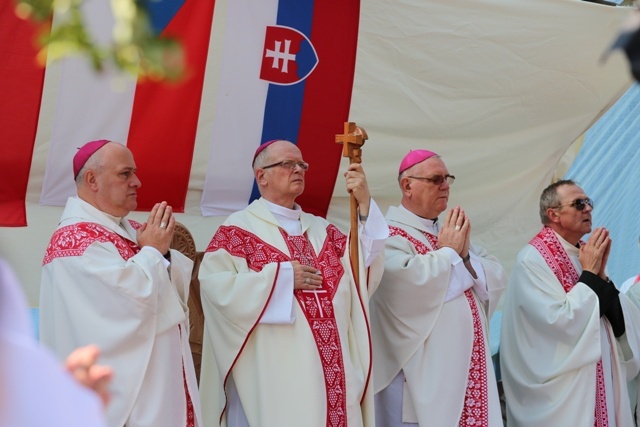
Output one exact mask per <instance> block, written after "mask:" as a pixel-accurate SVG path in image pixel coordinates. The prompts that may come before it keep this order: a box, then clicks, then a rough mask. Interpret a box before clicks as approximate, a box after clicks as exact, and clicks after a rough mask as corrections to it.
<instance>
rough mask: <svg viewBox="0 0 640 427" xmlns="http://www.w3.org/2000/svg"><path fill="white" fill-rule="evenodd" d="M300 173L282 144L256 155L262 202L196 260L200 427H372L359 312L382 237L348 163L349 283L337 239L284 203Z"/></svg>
mask: <svg viewBox="0 0 640 427" xmlns="http://www.w3.org/2000/svg"><path fill="white" fill-rule="evenodd" d="M308 170H309V164H308V163H306V162H305V161H304V160H303V159H302V153H301V152H300V150H299V149H298V147H297V146H296V145H294V144H292V143H291V142H289V141H283V140H277V141H270V142H267V143H264V144H262V145H261V146H260V147H259V148H258V150H257V151H256V153H255V156H254V160H253V171H254V175H255V179H256V183H257V185H258V189H259V190H260V195H261V196H262V197H261V198H260V199H258V200H256V201H254V202H253V203H252V204H251V205H249V206H248V207H247V208H245V209H244V210H242V211H240V212H236V213H234V214H233V215H230V216H229V218H227V220H226V221H225V223H224V224H223V225H222V226H221V227H220V228H219V229H218V231H217V232H216V234H215V235H214V236H213V239H212V240H211V243H210V244H209V247H208V248H207V250H206V253H205V255H204V258H203V260H202V264H201V267H200V273H199V279H200V286H201V293H202V302H203V309H204V313H205V321H206V326H205V334H204V345H203V354H202V376H201V378H200V390H201V393H202V399H204V402H205V405H204V406H205V408H206V409H205V410H204V411H203V412H204V419H205V425H211V426H213V425H219V424H220V423H221V425H222V426H223V427H224V426H227V427H231V426H233V427H236V426H305V427H327V426H333V425H341V426H354V427H357V426H373V422H374V416H373V393H372V389H373V387H372V385H371V378H370V372H371V344H370V334H369V328H368V324H369V320H368V303H369V295H370V293H372V292H373V291H374V290H375V289H376V287H377V284H378V283H379V279H380V275H381V272H382V267H383V259H382V254H383V251H384V240H385V239H386V237H387V236H388V234H389V232H388V228H387V225H386V223H385V221H384V217H383V216H382V213H381V212H380V210H379V209H378V208H377V207H376V205H375V203H374V202H373V200H372V199H371V197H370V194H369V189H368V186H367V181H366V178H365V175H364V170H363V169H362V166H361V165H360V164H357V163H354V164H351V165H350V166H349V167H348V170H347V172H346V173H345V178H346V187H347V191H349V192H351V193H352V194H353V195H354V196H355V198H356V200H357V201H358V205H359V215H360V227H361V233H360V249H361V250H360V251H359V253H360V260H359V261H360V262H359V266H360V269H359V277H360V282H359V283H356V282H355V280H354V279H353V277H354V275H353V272H352V271H351V269H352V266H353V264H352V262H351V259H350V256H349V247H348V242H349V240H348V239H347V236H345V235H344V234H343V233H341V232H340V231H339V230H338V229H337V228H336V227H335V226H333V225H331V224H330V223H328V222H327V221H326V220H325V219H323V218H320V217H317V216H314V215H311V214H308V213H305V212H303V211H302V210H301V208H300V206H299V205H297V204H296V203H295V200H296V198H297V197H298V196H299V195H300V194H301V193H302V192H303V191H304V185H305V177H306V174H307V171H308ZM367 217H368V218H367Z"/></svg>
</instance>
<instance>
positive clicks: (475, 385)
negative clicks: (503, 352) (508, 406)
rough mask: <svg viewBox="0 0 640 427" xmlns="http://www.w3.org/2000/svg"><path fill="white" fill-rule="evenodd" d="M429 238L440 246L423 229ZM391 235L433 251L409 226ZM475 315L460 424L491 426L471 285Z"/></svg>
mask: <svg viewBox="0 0 640 427" xmlns="http://www.w3.org/2000/svg"><path fill="white" fill-rule="evenodd" d="M420 232H421V233H422V234H424V236H425V237H426V239H427V240H428V241H429V245H431V247H432V248H433V249H438V248H439V246H438V238H437V237H436V236H434V235H433V234H431V233H427V232H424V231H422V230H420ZM389 235H390V236H400V237H403V238H405V239H407V240H409V241H410V242H411V243H412V244H413V246H414V247H415V248H416V251H417V252H418V253H419V254H421V255H424V254H426V253H427V252H430V251H431V248H429V247H428V246H427V245H425V244H424V243H422V242H421V241H419V240H418V239H416V238H415V237H413V236H411V235H409V233H407V232H406V231H405V230H403V229H401V228H399V227H394V226H389ZM464 295H465V297H466V298H467V302H468V303H469V308H470V310H471V316H472V319H473V347H472V351H471V360H470V362H469V374H468V376H467V389H466V391H465V396H464V406H463V407H462V414H461V416H460V424H459V425H460V426H488V425H489V392H488V386H487V365H486V349H485V343H484V330H483V329H482V322H481V320H480V313H479V311H478V306H477V304H476V301H475V298H474V297H473V293H472V292H471V289H467V290H466V291H465V292H464Z"/></svg>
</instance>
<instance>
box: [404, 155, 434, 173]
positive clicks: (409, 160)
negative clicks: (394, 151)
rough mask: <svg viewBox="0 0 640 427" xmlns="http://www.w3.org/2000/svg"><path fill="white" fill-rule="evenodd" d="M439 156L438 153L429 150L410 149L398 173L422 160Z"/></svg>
mask: <svg viewBox="0 0 640 427" xmlns="http://www.w3.org/2000/svg"><path fill="white" fill-rule="evenodd" d="M433 156H437V154H436V153H434V152H433V151H429V150H409V153H407V155H406V156H404V158H403V159H402V161H401V162H400V169H398V175H400V174H401V173H402V172H404V171H406V170H407V169H409V168H410V167H411V166H414V165H417V164H418V163H420V162H424V161H425V160H427V159H428V158H429V157H433Z"/></svg>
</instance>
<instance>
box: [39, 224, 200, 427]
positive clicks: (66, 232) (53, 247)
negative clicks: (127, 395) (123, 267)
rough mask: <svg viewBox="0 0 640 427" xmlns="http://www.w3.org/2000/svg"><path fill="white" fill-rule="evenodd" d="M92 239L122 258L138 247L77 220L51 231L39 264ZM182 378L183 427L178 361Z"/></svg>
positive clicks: (79, 250) (189, 423)
mask: <svg viewBox="0 0 640 427" xmlns="http://www.w3.org/2000/svg"><path fill="white" fill-rule="evenodd" d="M129 223H130V224H131V226H132V227H133V228H134V229H135V230H137V229H138V228H140V227H141V226H142V224H140V223H139V222H137V221H133V220H129ZM95 242H102V243H104V242H111V243H113V245H114V246H115V247H116V249H118V252H119V253H120V256H121V257H122V259H124V260H125V261H126V260H128V259H129V258H131V257H132V256H134V255H135V254H137V253H138V252H139V251H140V247H139V246H138V245H137V243H136V242H133V241H131V240H129V239H125V238H124V237H122V236H120V235H119V234H118V233H115V232H113V231H111V230H109V229H107V228H106V227H104V226H102V225H99V224H96V223H93V222H79V223H76V224H71V225H68V226H66V227H62V228H59V229H58V230H56V231H55V232H54V233H53V236H52V237H51V241H50V242H49V245H48V246H47V250H46V252H45V257H44V261H43V263H42V264H43V265H46V264H48V263H50V262H51V261H53V260H54V259H55V258H61V257H68V256H82V254H83V253H84V251H85V250H86V249H87V248H88V247H89V246H91V245H92V244H93V243H95ZM178 332H179V333H180V335H182V329H181V327H180V325H178ZM182 378H183V380H184V391H185V395H186V401H187V412H186V413H187V419H186V424H185V426H186V427H195V412H194V410H193V402H192V401H191V395H190V394H189V389H188V387H187V377H186V375H185V371H184V360H183V361H182Z"/></svg>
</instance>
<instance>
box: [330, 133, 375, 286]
mask: <svg viewBox="0 0 640 427" xmlns="http://www.w3.org/2000/svg"><path fill="white" fill-rule="evenodd" d="M368 138H369V137H368V136H367V131H365V130H364V129H363V128H361V127H360V126H356V124H355V123H353V122H344V134H342V135H336V142H337V143H338V144H342V157H348V158H349V164H352V163H362V149H361V147H362V145H364V142H365V141H366V140H367V139H368ZM350 236H351V237H350V238H351V240H350V242H349V246H350V247H351V262H352V265H353V275H354V278H355V280H356V284H358V283H360V266H359V261H358V259H359V258H358V202H357V200H356V197H355V196H354V195H353V193H351V233H350Z"/></svg>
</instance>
